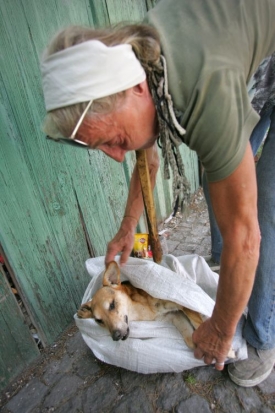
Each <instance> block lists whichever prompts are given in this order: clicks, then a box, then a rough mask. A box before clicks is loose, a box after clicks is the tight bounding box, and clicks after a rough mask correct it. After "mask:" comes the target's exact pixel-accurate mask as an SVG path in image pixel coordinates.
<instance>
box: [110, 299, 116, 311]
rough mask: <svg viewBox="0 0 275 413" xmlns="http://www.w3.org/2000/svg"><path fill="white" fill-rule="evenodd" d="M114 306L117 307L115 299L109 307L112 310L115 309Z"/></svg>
mask: <svg viewBox="0 0 275 413" xmlns="http://www.w3.org/2000/svg"><path fill="white" fill-rule="evenodd" d="M114 308H115V300H113V301H112V302H111V304H110V307H109V310H110V311H111V310H114Z"/></svg>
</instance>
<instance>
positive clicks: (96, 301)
mask: <svg viewBox="0 0 275 413" xmlns="http://www.w3.org/2000/svg"><path fill="white" fill-rule="evenodd" d="M77 315H78V317H79V318H94V319H95V321H96V322H97V323H98V324H99V325H101V326H102V327H106V328H107V329H108V330H109V332H110V334H111V336H112V338H113V340H115V341H117V340H126V338H127V337H128V335H129V322H130V321H151V320H165V321H170V322H172V323H173V324H174V325H175V326H176V327H177V329H178V330H179V331H180V333H181V335H182V336H183V338H184V341H185V343H186V344H187V346H188V347H190V348H193V347H194V345H193V342H192V334H193V331H194V329H196V328H198V327H199V326H200V324H201V323H202V322H203V321H204V320H203V317H202V315H201V314H199V313H197V312H195V311H193V310H190V309H188V308H185V307H183V306H181V305H179V304H176V303H173V302H172V301H168V300H161V299H159V298H154V297H152V296H151V295H149V294H148V293H147V292H145V291H143V290H141V289H139V288H136V287H134V286H133V285H131V284H130V283H129V282H123V283H121V282H120V270H119V267H118V265H117V263H116V262H115V261H112V262H111V263H109V265H108V266H107V269H106V271H105V274H104V278H103V287H102V288H100V289H99V290H98V291H97V292H96V293H95V295H94V296H93V298H92V300H91V301H88V302H87V303H85V304H82V305H81V307H80V309H79V310H78V312H77Z"/></svg>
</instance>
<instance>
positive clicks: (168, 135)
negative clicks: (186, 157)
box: [147, 55, 190, 210]
mask: <svg viewBox="0 0 275 413" xmlns="http://www.w3.org/2000/svg"><path fill="white" fill-rule="evenodd" d="M147 75H148V77H147V78H148V84H149V88H150V91H151V94H152V97H153V100H154V104H155V107H156V110H157V117H158V122H159V137H158V144H159V146H160V148H161V152H162V157H163V159H164V178H165V179H169V178H170V171H169V166H170V168H171V170H172V174H173V197H174V205H173V208H174V209H175V206H176V205H179V206H180V208H181V210H183V209H184V207H185V206H186V205H187V203H188V201H189V198H190V184H189V182H188V181H187V179H186V175H185V169H184V165H183V162H182V158H181V154H180V151H179V145H180V144H181V143H182V142H183V141H182V136H183V135H184V134H185V129H184V128H183V127H182V126H181V125H180V124H179V122H178V121H177V115H178V114H179V113H178V112H177V111H176V110H175V109H174V107H173V101H172V97H171V95H170V94H169V92H168V78H167V68H166V60H165V58H164V56H162V55H161V56H160V62H159V64H158V67H157V68H156V67H154V70H152V71H150V72H149V73H147Z"/></svg>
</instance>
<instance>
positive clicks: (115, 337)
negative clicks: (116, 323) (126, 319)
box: [112, 327, 129, 341]
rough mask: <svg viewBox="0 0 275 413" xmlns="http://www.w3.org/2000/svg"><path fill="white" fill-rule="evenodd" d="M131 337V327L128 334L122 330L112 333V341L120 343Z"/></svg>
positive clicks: (127, 331)
mask: <svg viewBox="0 0 275 413" xmlns="http://www.w3.org/2000/svg"><path fill="white" fill-rule="evenodd" d="M128 335H129V327H128V328H127V330H126V332H125V331H121V330H114V331H113V332H112V339H113V340H114V341H118V340H126V338H127V337H128Z"/></svg>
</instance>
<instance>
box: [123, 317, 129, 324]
mask: <svg viewBox="0 0 275 413" xmlns="http://www.w3.org/2000/svg"><path fill="white" fill-rule="evenodd" d="M124 320H125V323H127V324H128V316H127V315H126V316H124Z"/></svg>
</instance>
